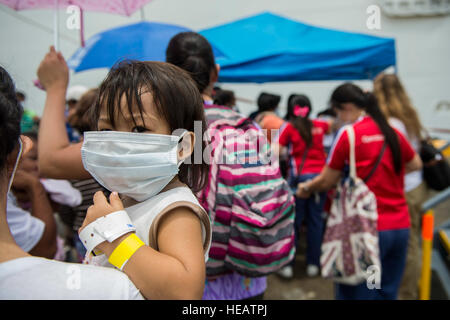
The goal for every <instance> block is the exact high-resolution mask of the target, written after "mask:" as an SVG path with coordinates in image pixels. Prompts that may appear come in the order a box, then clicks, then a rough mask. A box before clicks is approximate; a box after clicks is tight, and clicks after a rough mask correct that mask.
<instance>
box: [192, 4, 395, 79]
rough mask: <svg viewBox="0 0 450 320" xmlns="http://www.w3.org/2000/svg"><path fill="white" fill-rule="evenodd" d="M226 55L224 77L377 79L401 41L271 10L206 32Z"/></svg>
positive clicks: (221, 62) (218, 58)
mask: <svg viewBox="0 0 450 320" xmlns="http://www.w3.org/2000/svg"><path fill="white" fill-rule="evenodd" d="M200 33H201V34H202V35H203V36H205V37H206V38H207V39H208V40H209V41H210V42H211V44H212V45H213V46H214V47H215V48H216V49H217V50H218V52H221V53H222V54H221V55H219V56H216V63H218V64H219V65H220V67H221V71H220V73H219V82H256V83H263V82H277V81H314V80H359V79H373V78H374V77H375V76H376V75H377V74H378V73H379V72H381V71H383V70H384V69H386V68H388V67H390V66H395V40H394V39H392V38H381V37H375V36H370V35H364V34H359V33H352V32H343V31H337V30H332V29H325V28H319V27H315V26H311V25H308V24H304V23H301V22H298V21H294V20H291V19H287V18H284V17H281V16H278V15H275V14H272V13H269V12H266V13H262V14H259V15H256V16H252V17H249V18H245V19H241V20H237V21H235V22H231V23H228V24H224V25H220V26H217V27H213V28H210V29H206V30H203V31H200Z"/></svg>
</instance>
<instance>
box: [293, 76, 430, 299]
mask: <svg viewBox="0 0 450 320" xmlns="http://www.w3.org/2000/svg"><path fill="white" fill-rule="evenodd" d="M330 102H331V105H332V107H333V108H334V109H335V110H336V113H337V116H338V118H339V119H340V120H341V121H342V122H344V123H347V124H348V125H351V126H353V129H354V132H355V159H356V172H357V176H358V177H359V178H361V179H364V180H365V183H366V185H367V187H368V188H369V189H370V190H371V191H372V192H373V193H374V194H375V198H376V201H377V210H378V227H377V229H378V237H379V248H380V261H381V270H382V272H381V286H380V289H376V290H375V289H374V290H371V289H368V287H367V284H366V283H365V282H364V283H362V284H359V285H343V284H337V285H336V298H337V299H392V300H393V299H396V298H397V293H398V288H399V285H400V281H401V279H402V275H403V270H404V268H405V261H406V249H407V245H408V236H409V227H410V220H409V213H408V206H407V204H406V199H405V194H404V188H403V187H404V175H405V172H411V171H415V170H418V169H420V168H421V166H422V163H421V160H420V157H419V156H418V155H417V154H416V153H415V152H414V150H413V148H412V147H411V145H410V144H409V143H408V141H407V140H406V138H405V137H404V136H403V135H402V134H401V133H400V132H399V131H397V130H395V129H393V128H392V127H391V126H390V125H389V123H388V122H387V120H386V118H385V117H384V115H383V113H382V112H381V110H380V108H379V107H378V103H377V100H376V98H375V96H374V95H373V94H371V93H368V92H364V91H363V90H362V89H361V88H359V87H358V86H356V85H354V84H352V83H345V84H343V85H340V86H339V87H338V88H336V89H335V90H334V92H333V94H332V95H331V101H330ZM349 152H350V150H349V140H348V136H347V134H346V130H345V127H344V128H342V129H341V130H340V131H339V133H338V134H337V137H336V139H335V142H334V144H333V147H332V149H331V152H330V155H329V157H328V160H327V165H326V166H325V167H324V169H323V170H322V172H321V173H320V175H318V176H317V177H316V178H315V179H314V180H312V181H309V182H306V183H300V184H299V185H298V189H297V196H299V197H307V196H309V195H310V193H311V192H317V191H325V190H328V189H330V188H332V187H333V186H335V185H336V184H337V183H338V182H339V179H340V177H341V173H342V172H343V171H344V172H345V171H348V170H347V169H348V162H349ZM373 169H374V171H373ZM369 175H371V176H370V178H369V177H368V176H369Z"/></svg>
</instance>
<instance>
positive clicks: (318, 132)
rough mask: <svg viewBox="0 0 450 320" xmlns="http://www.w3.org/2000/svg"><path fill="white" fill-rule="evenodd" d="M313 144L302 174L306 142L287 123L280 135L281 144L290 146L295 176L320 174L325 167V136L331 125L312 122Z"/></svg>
mask: <svg viewBox="0 0 450 320" xmlns="http://www.w3.org/2000/svg"><path fill="white" fill-rule="evenodd" d="M312 123H313V127H312V142H311V146H310V147H309V150H308V153H307V155H306V160H305V163H304V164H303V169H302V172H300V173H299V172H298V171H299V170H300V165H301V163H302V160H303V154H304V152H305V150H306V142H305V141H304V140H303V138H302V136H301V135H300V133H299V132H298V130H297V129H295V127H294V126H293V125H292V124H290V123H287V125H286V126H285V128H284V129H283V130H282V132H281V133H280V138H279V141H278V142H279V144H280V145H282V146H289V154H290V155H291V157H293V159H294V161H295V165H292V167H293V169H294V175H297V176H298V175H302V174H308V173H320V172H321V171H322V169H323V167H324V166H325V160H326V157H325V151H324V148H323V136H324V134H325V133H327V132H328V130H329V127H330V125H329V123H328V122H324V121H320V120H312Z"/></svg>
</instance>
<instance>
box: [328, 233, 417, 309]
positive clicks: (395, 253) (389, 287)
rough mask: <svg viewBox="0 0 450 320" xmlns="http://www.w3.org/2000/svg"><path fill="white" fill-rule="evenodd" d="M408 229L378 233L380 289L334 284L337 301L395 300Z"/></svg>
mask: <svg viewBox="0 0 450 320" xmlns="http://www.w3.org/2000/svg"><path fill="white" fill-rule="evenodd" d="M408 238H409V229H399V230H389V231H379V232H378V242H379V246H380V258H381V288H380V289H369V288H368V287H367V283H366V282H363V283H362V284H359V285H356V286H349V285H343V284H336V288H335V290H336V291H335V294H336V299H337V300H396V299H397V293H398V289H399V287H400V283H401V281H402V277H403V271H404V269H405V264H406V252H407V248H408Z"/></svg>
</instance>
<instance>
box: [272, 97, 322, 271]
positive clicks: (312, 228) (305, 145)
mask: <svg viewBox="0 0 450 320" xmlns="http://www.w3.org/2000/svg"><path fill="white" fill-rule="evenodd" d="M311 109H312V108H311V102H310V100H309V98H308V97H307V96H305V95H295V96H293V97H292V98H291V99H289V103H288V112H287V115H286V120H287V121H288V122H287V124H286V125H285V126H284V127H283V128H282V131H281V132H280V136H279V140H278V144H279V146H280V147H281V148H282V149H285V148H287V149H288V153H289V158H290V164H289V170H288V171H289V174H288V176H289V177H288V180H289V184H290V185H291V188H293V189H294V190H295V188H296V187H297V185H298V184H299V183H301V182H305V181H308V180H311V179H313V178H315V177H316V176H317V175H318V174H319V173H320V172H321V171H322V169H323V167H324V166H325V151H324V147H323V137H324V135H325V134H327V133H328V132H329V130H330V127H331V126H330V124H329V123H328V122H324V121H320V120H311V119H309V115H310V114H311ZM282 153H285V152H282ZM324 202H325V193H323V192H320V193H316V194H312V195H311V196H310V197H308V198H306V199H302V198H296V214H295V244H296V246H297V245H298V239H299V235H298V234H299V229H300V226H301V224H302V221H303V219H305V220H306V226H307V251H306V264H307V267H306V273H307V274H308V276H316V275H318V274H319V267H320V246H321V243H322V236H323V230H324V221H323V218H322V212H323V206H324ZM294 261H295V260H294ZM294 261H293V262H294ZM278 274H279V275H280V276H282V277H284V278H292V276H293V263H292V264H291V265H289V266H286V267H284V268H283V269H281V270H280V271H279V273H278Z"/></svg>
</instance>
